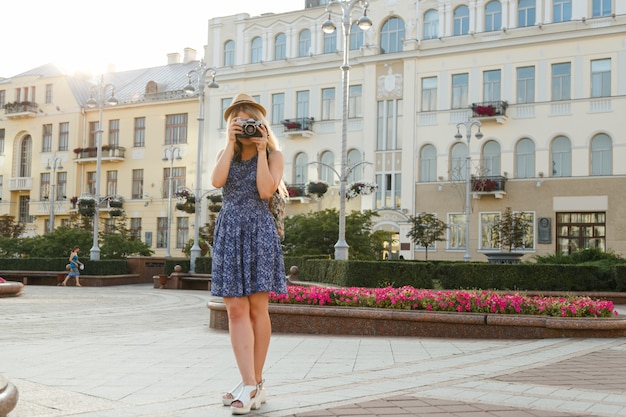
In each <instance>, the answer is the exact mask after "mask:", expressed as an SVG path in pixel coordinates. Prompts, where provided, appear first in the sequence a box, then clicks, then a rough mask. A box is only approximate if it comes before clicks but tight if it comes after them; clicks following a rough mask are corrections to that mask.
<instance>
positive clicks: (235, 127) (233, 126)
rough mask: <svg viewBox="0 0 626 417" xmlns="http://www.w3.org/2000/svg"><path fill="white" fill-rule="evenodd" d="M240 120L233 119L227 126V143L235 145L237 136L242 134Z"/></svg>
mask: <svg viewBox="0 0 626 417" xmlns="http://www.w3.org/2000/svg"><path fill="white" fill-rule="evenodd" d="M240 122H241V119H240V118H238V117H234V118H233V119H232V120H231V121H230V125H229V126H228V130H227V135H228V141H229V142H232V143H235V142H237V135H241V134H242V133H243V127H241V124H240Z"/></svg>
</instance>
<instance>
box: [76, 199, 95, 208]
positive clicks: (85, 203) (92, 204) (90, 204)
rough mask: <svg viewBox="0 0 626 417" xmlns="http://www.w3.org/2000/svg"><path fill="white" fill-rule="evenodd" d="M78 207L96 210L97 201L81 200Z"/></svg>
mask: <svg viewBox="0 0 626 417" xmlns="http://www.w3.org/2000/svg"><path fill="white" fill-rule="evenodd" d="M78 207H79V208H85V207H90V208H95V207H96V200H94V199H93V198H79V199H78Z"/></svg>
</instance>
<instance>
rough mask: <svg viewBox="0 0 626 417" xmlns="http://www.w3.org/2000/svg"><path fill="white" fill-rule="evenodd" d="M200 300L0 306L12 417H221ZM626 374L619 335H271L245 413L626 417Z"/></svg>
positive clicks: (64, 294) (36, 294)
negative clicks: (263, 391)
mask: <svg viewBox="0 0 626 417" xmlns="http://www.w3.org/2000/svg"><path fill="white" fill-rule="evenodd" d="M208 298H209V295H208V293H206V292H203V291H185V290H158V289H154V288H152V286H150V285H130V286H119V287H83V288H75V287H66V288H62V287H44V286H27V287H26V288H25V289H24V294H23V295H22V296H20V297H15V298H3V299H0V315H1V317H2V321H1V322H0V348H1V352H2V353H1V354H0V374H2V375H4V376H5V377H6V378H7V379H9V381H11V382H12V383H13V384H15V385H16V386H17V387H18V389H19V391H20V400H19V402H18V405H17V407H16V408H15V409H14V410H13V411H12V412H11V413H10V414H9V417H44V416H46V417H48V416H49V417H56V416H80V417H96V416H97V417H109V416H111V417H113V416H115V417H140V416H141V417H144V416H145V417H148V416H149V417H174V416H176V417H196V416H218V417H220V416H229V415H230V410H229V408H228V407H223V406H221V402H220V395H221V393H222V392H224V391H225V390H227V389H228V388H230V387H232V386H233V385H235V384H236V383H237V382H238V379H239V378H238V375H237V370H236V366H235V363H234V359H233V355H232V352H231V349H230V342H229V338H228V334H227V333H226V332H223V331H215V330H212V329H210V328H209V326H208V323H209V314H210V313H209V310H208V309H207V308H206V302H207V301H208ZM618 310H619V311H620V312H622V313H626V308H625V307H623V306H620V307H618ZM625 364H626V339H625V338H618V339H545V340H467V339H435V338H373V337H339V336H305V335H282V334H281V335H274V336H273V339H272V344H271V347H270V352H269V355H268V360H267V363H266V367H265V368H266V372H265V378H266V381H267V389H268V392H269V400H268V402H267V403H266V404H264V405H263V407H262V408H261V410H258V411H254V412H252V413H251V414H250V415H254V416H266V417H280V416H293V417H295V416H298V417H317V416H346V417H347V416H350V417H355V416H369V417H371V416H381V417H382V416H385V417H390V416H404V417H405V416H427V417H430V416H437V417H444V416H446V417H447V416H460V417H470V416H471V417H474V416H502V417H508V416H511V417H512V416H520V417H523V416H539V417H548V416H555V417H556V416H626V372H625V369H626V368H625V366H626V365H625Z"/></svg>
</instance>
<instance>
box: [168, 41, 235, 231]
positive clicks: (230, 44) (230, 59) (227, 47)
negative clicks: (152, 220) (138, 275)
mask: <svg viewBox="0 0 626 417" xmlns="http://www.w3.org/2000/svg"><path fill="white" fill-rule="evenodd" d="M233 65H235V41H232V40H229V41H226V42H225V43H224V66H225V67H232V66H233ZM157 239H158V238H157Z"/></svg>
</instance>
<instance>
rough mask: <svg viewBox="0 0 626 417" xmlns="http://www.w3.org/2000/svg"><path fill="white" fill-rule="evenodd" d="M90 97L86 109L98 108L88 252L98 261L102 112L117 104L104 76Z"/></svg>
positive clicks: (91, 257) (93, 88) (112, 86)
mask: <svg viewBox="0 0 626 417" xmlns="http://www.w3.org/2000/svg"><path fill="white" fill-rule="evenodd" d="M109 89H110V90H111V96H110V97H109V98H108V99H106V101H105V99H104V96H105V95H106V92H107V90H109ZM89 93H90V96H89V100H87V107H89V108H94V107H96V106H98V109H99V116H98V131H97V132H96V184H95V186H96V189H95V195H94V198H95V201H96V207H95V213H94V216H93V246H92V247H91V249H90V251H89V259H90V260H92V261H98V260H100V247H99V246H98V226H99V224H98V223H99V218H100V217H99V216H100V170H101V168H102V133H103V132H104V130H103V129H102V112H103V109H104V105H105V104H108V105H110V106H115V105H117V104H118V100H117V99H116V98H115V86H114V85H113V84H105V83H104V75H102V76H100V81H99V82H98V85H96V86H93V87H91V88H90V90H89Z"/></svg>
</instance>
